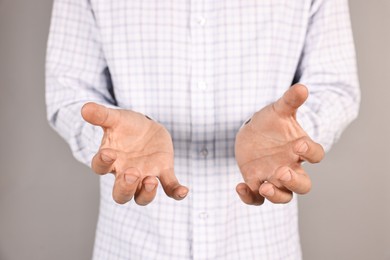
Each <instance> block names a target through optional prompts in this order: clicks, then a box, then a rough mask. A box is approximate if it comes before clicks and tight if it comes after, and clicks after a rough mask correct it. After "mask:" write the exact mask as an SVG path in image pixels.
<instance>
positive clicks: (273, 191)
mask: <svg viewBox="0 0 390 260" xmlns="http://www.w3.org/2000/svg"><path fill="white" fill-rule="evenodd" d="M274 194H275V190H274V188H272V187H271V188H270V189H268V190H266V191H265V192H264V195H265V196H267V197H272V196H274Z"/></svg>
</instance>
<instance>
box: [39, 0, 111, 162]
mask: <svg viewBox="0 0 390 260" xmlns="http://www.w3.org/2000/svg"><path fill="white" fill-rule="evenodd" d="M99 37H100V36H99V30H98V29H97V25H96V23H95V19H94V14H93V12H92V8H91V6H90V4H89V1H87V0H55V1H54V5H53V13H52V20H51V27H50V33H49V40H48V49H47V57H46V105H47V117H48V120H49V123H50V125H51V126H52V127H53V128H54V129H55V130H56V131H57V132H58V133H59V134H60V135H61V136H62V137H63V138H64V139H65V140H66V141H67V142H68V143H69V145H70V147H71V150H72V152H73V155H74V156H75V158H76V159H78V160H79V161H81V162H83V163H84V164H87V165H90V162H91V160H92V157H93V155H94V154H95V153H96V151H97V150H98V148H99V145H100V142H101V138H102V130H101V129H100V128H99V127H95V126H92V125H90V124H88V123H86V122H85V121H84V120H83V119H82V117H81V113H80V110H81V107H82V106H83V105H84V104H85V103H86V102H89V101H93V102H97V103H100V104H103V105H107V106H113V107H115V98H114V95H113V91H112V84H111V79H110V73H109V70H108V68H107V65H106V61H105V58H104V55H103V51H102V46H101V43H100V38H99Z"/></svg>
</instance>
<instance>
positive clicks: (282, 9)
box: [46, 0, 360, 260]
mask: <svg viewBox="0 0 390 260" xmlns="http://www.w3.org/2000/svg"><path fill="white" fill-rule="evenodd" d="M298 81H299V82H302V83H303V84H305V85H307V87H308V88H309V91H310V97H309V100H308V101H307V103H306V104H305V105H304V106H303V107H302V108H301V109H300V110H299V114H298V120H299V122H300V123H301V125H302V127H303V128H304V129H305V130H306V131H307V132H308V134H309V135H310V136H311V137H312V138H313V139H314V140H316V141H317V142H319V143H321V144H322V145H323V146H324V147H325V148H326V149H329V148H330V146H331V145H332V143H334V141H335V140H336V139H337V138H338V137H339V135H340V133H341V132H342V130H343V129H344V128H345V127H346V125H347V124H348V123H349V122H350V121H351V120H352V119H354V118H355V117H356V115H357V110H358V104H359V99H360V93H359V88H358V83H357V76H356V65H355V53H354V47H353V39H352V35H351V28H350V19H349V13H348V3H347V0H294V1H291V0H208V1H206V0H192V1H188V0H169V1H164V0H133V1H130V0H115V1H109V0H56V1H54V10H53V17H52V24H51V30H50V38H49V43H48V53H47V95H46V96H47V108H48V118H49V121H50V124H51V125H52V126H53V127H54V128H55V129H56V130H57V131H58V132H59V133H60V134H61V136H62V137H64V138H65V140H67V142H69V144H70V147H71V149H72V151H73V153H74V155H75V157H76V158H77V159H78V160H80V161H81V162H83V163H85V164H87V165H89V164H90V162H91V159H92V156H93V155H94V154H95V153H96V152H97V150H98V147H99V144H100V141H101V136H102V131H101V130H100V129H99V128H97V127H94V126H91V125H89V124H87V123H85V122H84V121H83V120H82V118H81V116H80V108H81V106H82V105H83V104H84V103H86V102H88V101H95V102H98V103H101V104H104V105H109V106H115V107H121V108H125V109H132V110H135V111H138V112H141V113H144V114H147V115H150V116H151V117H152V118H154V119H156V120H157V121H159V122H160V123H162V124H163V125H164V126H165V127H166V128H167V129H168V131H169V132H170V133H171V135H172V138H173V141H174V148H175V172H176V175H177V177H178V179H179V181H180V182H181V183H182V184H184V185H187V186H188V187H189V188H190V193H189V196H188V197H187V198H186V199H185V200H183V201H175V200H173V199H170V198H168V197H167V196H166V195H165V194H164V192H162V190H161V187H160V188H159V191H158V194H157V197H156V199H155V200H154V201H153V202H152V203H151V204H150V205H148V206H146V207H141V206H138V205H136V204H135V203H134V202H130V203H127V204H125V205H118V204H116V203H115V202H114V201H113V199H112V187H113V180H114V177H113V176H112V175H110V174H108V175H106V176H104V177H102V178H101V203H100V214H99V221H98V226H97V231H96V242H95V249H94V256H93V257H94V259H159V260H163V259H169V260H173V259H235V260H236V259H283V260H288V259H300V258H301V249H300V244H299V234H298V224H297V223H298V222H297V204H296V199H294V200H293V201H292V202H290V203H288V204H286V205H275V204H272V203H268V202H266V203H265V204H264V205H262V206H248V205H245V204H244V203H243V202H241V201H240V199H239V197H238V195H237V194H236V192H235V186H236V185H237V184H238V183H239V182H241V181H242V177H241V174H240V171H239V169H238V167H237V164H236V162H235V159H234V140H235V135H236V133H237V131H238V129H239V128H240V126H241V125H242V123H243V122H244V121H245V120H246V119H247V118H249V117H250V116H251V115H252V114H253V113H254V112H256V111H258V110H260V109H261V108H262V107H264V106H265V105H267V104H269V103H270V102H273V101H275V100H276V99H277V98H278V97H280V96H281V95H282V93H283V92H284V91H285V90H286V89H287V88H288V87H290V86H291V85H292V84H293V83H294V82H298ZM309 196H310V195H309Z"/></svg>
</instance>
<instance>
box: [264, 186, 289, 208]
mask: <svg viewBox="0 0 390 260" xmlns="http://www.w3.org/2000/svg"><path fill="white" fill-rule="evenodd" d="M259 193H260V194H261V195H262V196H264V197H265V198H266V199H267V200H269V201H271V202H272V203H288V202H290V201H291V199H292V197H293V194H292V192H291V191H289V190H285V189H279V188H278V187H276V186H275V185H273V184H272V183H269V182H266V183H263V184H262V185H261V186H260V189H259Z"/></svg>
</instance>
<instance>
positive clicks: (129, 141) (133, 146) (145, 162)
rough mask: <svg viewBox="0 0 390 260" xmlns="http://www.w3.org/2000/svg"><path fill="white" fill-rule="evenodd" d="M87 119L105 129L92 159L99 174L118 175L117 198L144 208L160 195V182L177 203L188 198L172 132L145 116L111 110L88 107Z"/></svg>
mask: <svg viewBox="0 0 390 260" xmlns="http://www.w3.org/2000/svg"><path fill="white" fill-rule="evenodd" d="M82 116H83V118H84V119H85V120H86V121H87V122H89V123H91V124H93V125H96V126H100V127H102V128H103V131H104V135H103V138H102V143H101V146H100V149H99V151H98V152H97V154H96V155H95V156H94V158H93V159H92V169H93V170H94V171H95V172H96V173H98V174H106V173H114V174H115V184H114V188H113V198H114V200H115V201H116V202H118V203H126V202H127V201H129V200H131V199H132V198H133V196H134V197H135V201H136V202H137V203H138V204H140V205H146V204H148V203H150V202H151V201H152V200H153V198H154V197H155V195H156V190H157V189H156V188H157V185H158V180H157V179H159V180H160V182H161V184H162V186H163V188H164V191H165V192H166V194H167V195H168V196H170V197H173V198H175V199H182V198H184V197H185V196H186V195H187V193H188V189H187V188H186V187H184V186H182V185H180V184H179V182H178V181H177V179H176V177H175V174H174V169H173V165H174V160H173V158H174V152H173V144H172V139H171V136H170V134H169V132H168V131H167V130H166V129H165V128H164V127H163V126H162V125H161V124H158V123H156V122H155V121H153V120H150V119H149V118H147V117H145V116H144V115H142V114H140V113H137V112H134V111H130V110H123V109H110V108H106V107H104V106H101V105H98V104H95V103H87V104H86V105H84V107H83V109H82Z"/></svg>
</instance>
